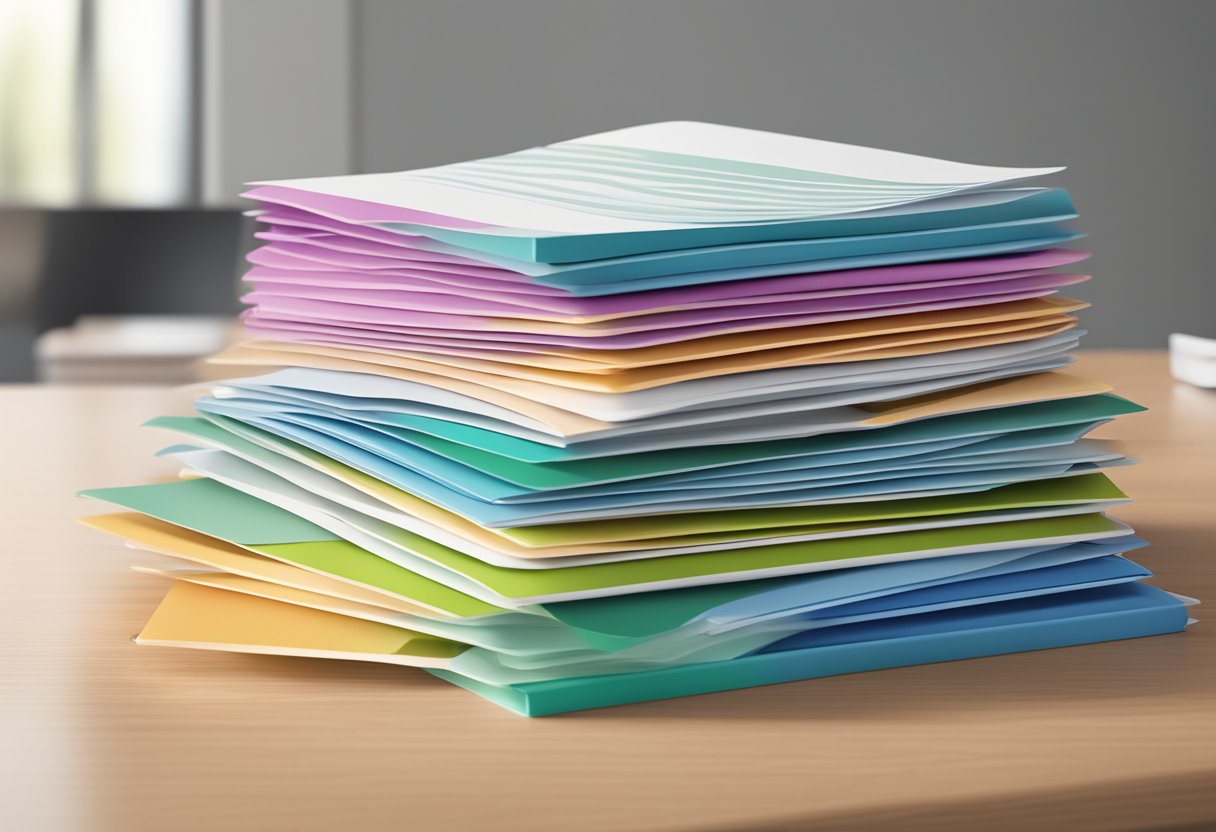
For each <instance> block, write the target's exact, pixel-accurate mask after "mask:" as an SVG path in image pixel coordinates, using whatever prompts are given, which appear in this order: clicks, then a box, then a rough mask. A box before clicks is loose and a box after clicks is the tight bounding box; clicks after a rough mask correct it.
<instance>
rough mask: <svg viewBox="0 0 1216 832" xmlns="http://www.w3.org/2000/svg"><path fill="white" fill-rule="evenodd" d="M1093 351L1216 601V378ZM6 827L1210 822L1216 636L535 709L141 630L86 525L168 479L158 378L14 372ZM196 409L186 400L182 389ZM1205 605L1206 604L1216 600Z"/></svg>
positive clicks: (1143, 480)
mask: <svg viewBox="0 0 1216 832" xmlns="http://www.w3.org/2000/svg"><path fill="white" fill-rule="evenodd" d="M1080 369H1081V370H1082V371H1084V372H1087V373H1089V374H1090V375H1094V376H1098V377H1103V378H1106V379H1109V380H1111V381H1112V382H1114V383H1115V384H1116V385H1118V387H1119V390H1120V392H1122V393H1124V394H1125V395H1127V396H1129V397H1131V398H1135V399H1136V400H1138V401H1141V402H1142V403H1145V404H1148V405H1150V406H1151V407H1152V408H1153V409H1152V411H1151V412H1149V413H1147V414H1141V415H1136V416H1131V417H1127V418H1124V419H1120V420H1119V421H1118V423H1117V424H1115V425H1110V426H1107V427H1105V428H1103V430H1102V432H1101V435H1103V436H1107V437H1118V438H1120V439H1124V440H1126V447H1127V450H1128V452H1129V453H1131V454H1132V455H1134V456H1136V457H1139V458H1141V459H1142V460H1143V464H1141V465H1139V466H1136V467H1134V468H1130V469H1123V470H1120V471H1117V472H1115V478H1116V480H1117V481H1118V482H1119V483H1120V484H1121V485H1122V486H1124V487H1125V488H1126V489H1127V490H1128V491H1129V492H1130V493H1131V494H1132V496H1134V497H1135V498H1136V499H1137V502H1136V503H1135V505H1133V506H1130V507H1127V508H1125V509H1122V510H1120V511H1119V512H1118V515H1119V516H1120V517H1122V518H1123V519H1126V520H1128V521H1130V522H1131V523H1133V524H1134V525H1135V526H1136V528H1137V529H1138V530H1139V531H1140V533H1141V534H1143V535H1144V536H1145V537H1147V538H1148V539H1149V540H1150V541H1152V543H1153V546H1152V548H1150V549H1148V550H1146V551H1145V552H1142V553H1140V555H1141V556H1140V557H1138V558H1137V559H1138V560H1140V561H1141V562H1143V563H1144V564H1145V565H1146V566H1148V567H1149V568H1150V569H1152V570H1154V572H1155V573H1156V578H1155V579H1154V581H1155V582H1156V583H1159V584H1160V585H1161V586H1164V587H1166V588H1169V589H1171V590H1174V591H1177V592H1181V593H1184V594H1188V595H1194V596H1199V597H1206V598H1209V599H1213V598H1216V566H1214V564H1216V561H1214V552H1213V548H1214V547H1216V394H1212V393H1207V392H1203V391H1199V390H1195V389H1192V388H1189V387H1186V386H1183V385H1177V384H1174V383H1173V382H1171V381H1170V379H1169V377H1168V375H1167V372H1166V363H1165V357H1164V355H1163V354H1161V353H1147V352H1130V353H1128V352H1124V353H1091V354H1087V355H1085V356H1084V357H1083V360H1082V362H1081V366H1080ZM0 401H3V403H4V411H3V412H4V414H5V415H4V426H5V428H6V430H5V439H6V443H7V444H6V452H7V459H6V463H7V464H6V465H4V466H3V470H2V471H0V477H3V482H2V483H0V486H2V488H3V492H2V493H3V498H4V508H3V516H4V530H5V537H4V541H5V544H6V546H5V551H4V558H5V566H6V571H5V576H4V580H3V583H0V587H2V589H0V592H2V593H3V596H2V598H3V604H2V605H0V624H2V626H0V642H2V644H3V648H2V649H3V653H2V655H0V661H2V662H3V664H2V665H0V667H2V668H3V670H2V671H0V677H2V679H3V681H2V684H3V707H2V709H0V714H2V715H0V720H2V721H0V729H2V730H0V737H2V738H3V744H2V746H0V747H2V750H0V756H2V765H3V770H2V771H0V777H2V778H3V779H2V780H0V790H2V792H3V798H2V799H0V828H4V829H15V830H16V829H20V830H25V829H37V830H44V829H89V830H107V832H108V830H124V832H125V831H126V830H162V829H174V830H180V831H181V832H185V831H186V830H214V829H225V830H228V829H233V830H277V829H284V830H331V829H332V830H345V829H353V828H375V829H384V828H394V829H456V830H463V829H495V830H510V829H525V828H526V829H529V830H550V829H562V830H600V829H604V830H658V829H663V830H668V829H680V830H692V829H712V830H719V829H723V830H724V829H772V830H777V829H833V830H859V829H880V828H881V829H904V830H906V829H925V830H929V829H932V830H949V829H975V828H985V829H986V830H987V832H993V830H1003V829H1032V828H1033V829H1060V828H1067V829H1069V830H1073V831H1074V832H1081V831H1082V830H1124V829H1159V828H1176V829H1191V828H1193V829H1203V828H1213V826H1214V825H1216V685H1214V682H1216V629H1213V625H1212V624H1210V623H1201V624H1200V625H1198V626H1196V627H1193V628H1192V629H1191V630H1190V631H1189V632H1188V633H1185V634H1178V635H1170V636H1163V637H1158V638H1152V639H1141V640H1135V641H1125V642H1119V643H1112V644H1105V645H1095V646H1088V647H1077V648H1070V649H1063V650H1052V651H1045V652H1040V653H1033V654H1024V655H1015V656H1006V657H1000V658H992V659H979V660H973V661H966V662H955V663H952V664H943V665H936V666H929V667H915V668H907V669H900V670H889V671H881V672H875V673H865V674H858V675H854V676H844V677H837V678H832V679H822V680H817V681H810V682H802V683H795V684H788V685H780V686H775V687H768V688H760V689H754V690H747V691H736V692H729V693H721V694H714V695H709V696H701V697H696V698H690V699H680V700H672V701H667V702H656V703H651V704H643V705H633V706H628V707H622V708H616V709H611V710H604V711H598V712H589V713H583V714H572V715H567V716H561V717H551V718H545V719H537V720H528V719H524V718H521V717H516V716H514V715H512V714H509V713H506V712H504V711H501V710H499V709H498V708H496V707H494V706H493V705H490V704H488V703H486V702H484V701H482V700H480V699H479V698H477V697H475V696H472V695H469V694H466V693H464V692H462V691H460V690H458V689H456V688H454V687H451V686H449V685H447V684H444V683H442V682H440V681H439V680H437V679H433V678H431V677H429V676H425V675H423V674H421V673H418V672H415V671H411V670H409V669H401V668H392V667H386V666H376V665H360V664H353V663H339V662H324V661H320V660H307V659H285V658H269V657H254V656H242V655H224V654H214V653H202V652H193V651H174V650H169V649H153V648H137V647H135V646H133V645H132V644H131V643H130V641H129V640H128V639H129V637H130V636H131V634H133V633H134V632H136V630H137V629H138V628H139V626H140V624H141V623H142V621H143V620H144V618H145V617H146V616H147V615H148V613H149V612H150V611H151V610H152V608H153V607H154V606H155V604H156V602H157V599H158V598H159V596H160V595H161V593H162V592H163V590H164V586H163V585H162V584H160V583H159V582H158V581H157V580H155V579H152V578H149V577H147V576H141V575H137V574H135V573H133V572H130V571H129V570H128V569H127V568H126V563H127V561H128V560H129V557H128V553H127V552H126V551H125V550H123V548H122V547H121V546H120V545H118V544H117V543H116V542H115V541H114V540H111V539H107V538H106V537H104V536H102V535H99V534H96V533H92V532H90V531H89V530H87V529H84V528H82V527H79V526H78V525H76V524H74V523H73V522H72V517H73V516H74V515H77V514H82V513H86V512H89V511H96V510H98V508H97V507H93V506H91V505H88V504H86V503H83V502H82V501H78V500H75V499H73V497H72V495H73V493H74V492H75V491H76V490H78V489H81V488H86V487H94V486H103V485H116V484H126V483H134V482H138V481H141V480H146V479H148V478H150V477H163V476H171V475H172V474H173V473H174V471H173V467H172V465H171V463H169V462H167V461H163V460H160V461H158V460H154V459H152V457H151V454H152V452H153V451H154V450H155V449H156V448H158V447H159V446H160V445H161V444H167V443H166V442H165V441H164V440H165V437H164V436H158V435H157V433H156V432H155V431H150V430H146V429H145V430H140V429H139V428H138V427H137V425H138V423H139V422H141V421H142V420H143V419H145V418H148V417H150V416H153V415H155V414H157V413H161V412H165V411H166V410H167V409H169V408H170V401H171V395H170V394H169V393H168V392H166V391H162V390H156V389H135V388H125V389H114V388H110V389H39V388H33V387H25V388H19V387H13V388H7V389H0ZM178 407H179V409H180V404H179V405H178ZM1198 616H1199V617H1203V616H1204V613H1203V609H1202V608H1200V610H1199V612H1198Z"/></svg>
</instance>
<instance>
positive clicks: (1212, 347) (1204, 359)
mask: <svg viewBox="0 0 1216 832" xmlns="http://www.w3.org/2000/svg"><path fill="white" fill-rule="evenodd" d="M1170 373H1172V374H1173V376H1174V378H1176V379H1178V380H1179V381H1185V382H1188V383H1190V384H1194V385H1195V386H1196V387H1216V338H1200V337H1199V336H1197V335H1183V334H1181V333H1177V332H1175V333H1174V334H1173V335H1171V336H1170Z"/></svg>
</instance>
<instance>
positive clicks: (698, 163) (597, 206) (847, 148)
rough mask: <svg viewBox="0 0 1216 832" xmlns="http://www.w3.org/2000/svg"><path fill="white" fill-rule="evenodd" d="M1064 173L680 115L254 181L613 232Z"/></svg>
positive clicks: (522, 223) (765, 217)
mask: <svg viewBox="0 0 1216 832" xmlns="http://www.w3.org/2000/svg"><path fill="white" fill-rule="evenodd" d="M1059 170H1062V168H1058V167H1054V168H1010V167H991V166H985V165H973V164H966V163H962V162H951V161H946V160H943V159H932V158H928V157H924V156H915V155H911V154H907V153H897V152H894V151H889V150H878V149H874V148H867V147H857V146H854V145H847V144H840V143H837V142H827V141H819V140H816V139H807V138H802V137H798V136H788V135H783V134H778V133H767V132H764V131H760V130H750V129H746V128H741V127H727V126H723V125H717V124H705V123H701V122H688V121H673V122H661V123H657V124H647V125H642V126H639V127H630V128H626V129H624V130H615V131H611V132H608V133H599V134H596V135H592V136H587V137H584V138H580V139H573V140H570V141H565V142H558V143H556V144H553V145H548V146H546V147H538V148H532V149H529V150H523V151H519V152H517V153H510V154H506V155H504V156H495V157H490V158H487V159H479V160H473V161H469V162H460V163H457V164H453V165H443V166H440V167H434V168H424V169H421V170H415V171H404V172H399V173H384V174H364V175H357V176H336V177H324V178H313V179H293V180H283V181H278V182H268V183H259V184H271V185H278V186H282V187H288V188H294V189H297V190H301V191H307V192H310V193H314V194H322V195H329V196H335V197H344V198H350V199H359V200H363V201H366V202H373V203H378V204H381V205H386V206H393V207H396V208H402V209H412V210H416V211H425V212H428V213H431V214H439V215H443V216H446V217H452V218H456V219H459V220H462V221H464V222H468V223H474V224H478V225H484V226H490V227H496V228H497V229H498V230H499V231H500V232H506V233H510V231H511V230H521V229H522V230H528V231H539V232H547V233H551V234H609V233H621V232H638V231H658V230H666V229H676V228H695V227H705V226H707V225H708V226H715V225H717V226H721V225H738V224H748V223H765V222H788V221H792V220H802V219H816V218H820V217H828V216H838V215H845V214H855V213H860V212H865V211H874V210H881V209H886V208H890V207H892V206H899V205H905V204H911V203H915V202H920V201H924V200H931V199H936V198H940V197H944V196H948V195H951V194H957V193H961V192H965V191H971V190H976V189H983V188H991V187H993V186H996V185H1001V184H1006V183H1009V182H1013V181H1016V180H1021V179H1026V178H1029V177H1034V176H1041V175H1045V174H1048V173H1054V172H1056V171H1059ZM484 231H485V232H488V233H495V231H494V230H493V229H491V228H486V229H484Z"/></svg>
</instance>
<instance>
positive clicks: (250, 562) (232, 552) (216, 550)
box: [81, 512, 439, 618]
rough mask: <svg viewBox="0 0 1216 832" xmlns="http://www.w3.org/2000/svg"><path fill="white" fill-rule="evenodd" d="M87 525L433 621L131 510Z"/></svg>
mask: <svg viewBox="0 0 1216 832" xmlns="http://www.w3.org/2000/svg"><path fill="white" fill-rule="evenodd" d="M81 522H82V523H84V524H85V525H86V526H91V527H92V528H95V529H98V530H99V531H103V532H106V533H107V534H112V535H115V536H116V537H121V538H123V539H124V540H126V541H128V542H129V543H132V544H134V545H136V546H137V547H139V548H141V549H147V550H149V551H152V552H156V553H158V554H162V555H170V556H172V557H175V558H179V559H181V560H185V561H189V562H191V563H197V564H202V565H204V566H211V567H213V568H215V569H223V570H224V571H225V572H229V573H232V574H233V575H236V576H243V577H246V578H250V579H257V580H259V581H269V582H272V583H274V584H278V585H281V586H285V587H294V588H295V589H298V590H301V591H308V592H312V593H320V594H323V595H327V596H331V597H333V598H344V599H346V600H347V601H350V602H352V603H357V604H359V605H361V606H363V605H369V606H374V607H377V608H380V609H384V610H391V611H393V612H401V613H407V614H410V615H419V616H423V617H425V618H434V617H436V616H437V615H439V613H438V612H436V611H435V610H430V609H426V608H424V607H419V606H418V605H416V604H411V603H409V602H408V601H405V600H403V599H401V598H398V597H397V596H395V595H389V594H387V593H383V592H380V591H378V590H375V589H371V588H368V587H364V586H361V585H358V584H353V583H350V582H348V581H343V580H342V579H340V578H336V577H333V576H330V575H326V574H323V573H320V572H311V571H309V570H307V569H302V568H300V567H298V566H292V565H291V564H287V563H283V562H281V561H277V560H271V559H270V558H265V557H262V556H261V555H255V554H252V553H250V552H249V551H248V550H246V549H242V548H241V547H239V546H234V545H232V544H231V543H225V542H224V541H222V540H217V539H215V538H214V537H208V536H207V535H204V534H199V533H197V532H192V531H190V530H189V529H184V528H182V527H181V526H174V525H173V524H172V523H165V522H163V521H161V520H157V519H156V518H154V517H148V516H147V515H144V514H138V513H135V512H122V513H119V514H96V515H92V516H90V517H82V518H81Z"/></svg>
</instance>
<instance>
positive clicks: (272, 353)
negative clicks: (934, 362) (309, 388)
mask: <svg viewBox="0 0 1216 832" xmlns="http://www.w3.org/2000/svg"><path fill="white" fill-rule="evenodd" d="M1075 324H1076V318H1074V317H1071V316H1069V315H1049V316H1036V317H1031V318H1020V319H1013V320H1009V321H997V322H993V323H984V324H975V325H969V326H958V327H952V328H943V329H933V330H923V331H914V332H907V333H893V334H889V335H878V336H873V337H868V338H858V339H854V340H851V341H827V342H823V343H811V344H803V345H799V346H794V347H784V348H780V349H773V350H765V351H763V352H750V353H740V354H738V355H724V356H718V357H714V358H706V359H700V360H696V361H686V362H680V363H672V364H662V365H658V366H650V367H639V368H636V369H630V370H626V371H622V372H613V373H581V372H580V373H573V372H565V371H558V370H550V369H546V368H542V367H529V366H525V365H522V364H507V363H504V362H493V361H483V360H474V359H464V358H456V357H452V356H440V355H426V356H424V355H421V354H408V353H384V352H377V351H374V350H362V349H352V348H348V347H327V346H321V345H314V344H300V343H294V342H286V341H247V342H245V343H243V344H239V345H237V346H236V347H232V348H229V349H227V350H225V351H223V352H221V353H219V354H218V355H216V356H214V357H213V358H212V359H211V361H214V362H216V363H220V364H252V365H263V366H264V365H275V364H278V365H281V366H285V367H309V368H313V369H345V370H349V371H351V372H363V373H371V374H373V375H382V376H388V377H391V378H402V379H407V380H411V381H419V380H421V381H422V382H423V383H430V382H429V381H426V380H423V379H419V378H418V377H416V376H414V375H413V374H414V373H421V374H424V375H432V376H439V377H451V378H455V379H458V380H462V381H467V382H470V383H474V384H479V385H482V386H484V387H491V388H493V389H497V390H501V391H504V392H509V393H513V394H515V395H517V396H522V397H524V398H531V399H537V400H539V401H542V402H545V401H547V400H548V399H547V398H546V397H545V391H546V389H549V388H559V389H572V390H585V391H591V392H597V393H627V392H632V391H635V390H648V389H652V388H655V387H661V386H663V385H665V384H674V383H676V382H681V381H691V380H693V379H699V378H712V377H714V376H721V375H734V374H738V373H746V372H755V371H759V370H774V369H780V368H785V367H801V366H807V365H815V364H837V363H841V362H844V361H870V360H876V359H882V358H901V357H905V356H913V355H926V354H930V353H937V352H946V351H950V350H960V349H970V348H973V347H980V346H993V345H997V344H1007V343H1013V342H1015V341H1025V340H1030V339H1033V338H1043V337H1046V336H1048V335H1053V334H1055V333H1058V332H1063V331H1064V330H1066V329H1069V328H1070V327H1072V326H1074V325H1075ZM333 359H337V360H340V361H342V362H344V363H343V364H342V365H335V364H334V362H333ZM549 398H552V397H551V396H550V397H549Z"/></svg>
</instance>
